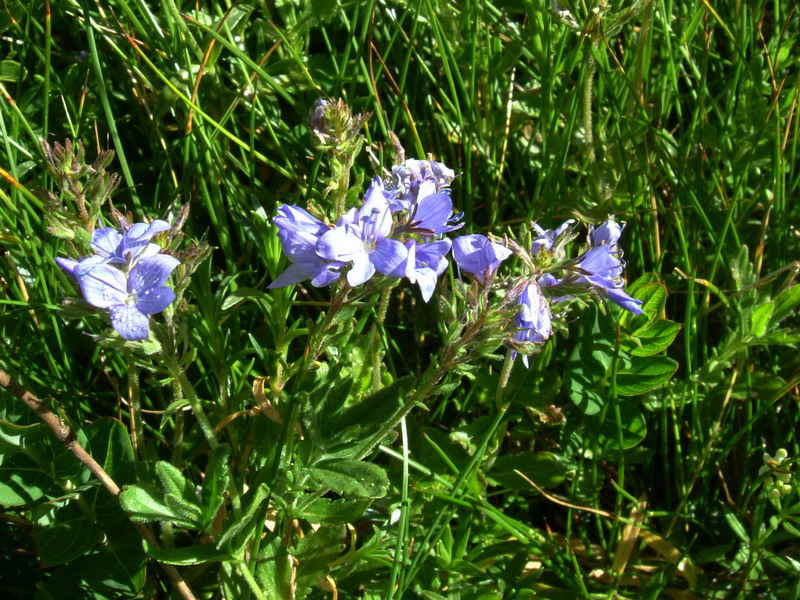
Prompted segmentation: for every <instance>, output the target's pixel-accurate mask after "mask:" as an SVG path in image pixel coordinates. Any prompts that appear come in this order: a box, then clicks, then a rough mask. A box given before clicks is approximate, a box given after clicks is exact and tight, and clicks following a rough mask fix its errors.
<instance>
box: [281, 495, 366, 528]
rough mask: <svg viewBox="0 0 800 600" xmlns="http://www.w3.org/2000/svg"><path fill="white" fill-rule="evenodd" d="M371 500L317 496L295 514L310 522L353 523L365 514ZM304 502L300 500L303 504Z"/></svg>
mask: <svg viewBox="0 0 800 600" xmlns="http://www.w3.org/2000/svg"><path fill="white" fill-rule="evenodd" d="M371 502H372V501H371V500H347V499H345V498H339V499H337V500H331V499H330V498H317V499H316V500H314V501H313V502H312V503H311V504H310V505H308V506H306V508H304V509H303V510H302V512H300V511H298V512H296V513H295V516H296V517H297V518H299V519H305V520H306V521H308V522H309V523H353V522H355V521H357V520H358V519H360V518H361V517H363V516H364V511H366V510H367V508H368V507H369V505H370V504H371ZM301 503H302V502H299V504H301Z"/></svg>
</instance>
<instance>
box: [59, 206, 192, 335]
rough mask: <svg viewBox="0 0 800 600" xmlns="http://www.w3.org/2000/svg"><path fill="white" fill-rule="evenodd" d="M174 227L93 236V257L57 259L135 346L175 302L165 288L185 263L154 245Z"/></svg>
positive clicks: (157, 224)
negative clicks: (157, 315) (156, 317)
mask: <svg viewBox="0 0 800 600" xmlns="http://www.w3.org/2000/svg"><path fill="white" fill-rule="evenodd" d="M169 229H170V225H169V223H167V222H166V221H160V220H156V221H153V222H152V223H135V224H133V225H131V226H130V227H128V228H127V230H126V231H124V233H120V232H119V231H117V230H116V229H114V228H113V227H103V228H101V229H96V230H95V231H94V232H93V233H92V242H91V247H92V250H94V251H95V252H96V254H93V255H92V256H89V257H87V258H84V259H82V260H80V261H75V260H72V259H69V258H61V257H58V258H56V262H57V263H58V265H59V266H60V267H61V268H62V269H63V270H64V271H65V272H66V273H67V274H68V275H70V276H71V277H72V278H73V279H75V280H76V281H77V282H78V286H79V287H80V289H81V293H82V294H83V297H84V299H85V300H86V301H87V302H88V303H89V304H91V305H92V306H95V307H97V308H102V309H106V310H108V311H109V313H110V315H111V325H112V327H113V328H114V329H115V330H116V331H117V333H119V335H120V336H121V337H122V338H124V339H126V340H130V341H134V340H143V339H146V338H147V337H148V335H149V319H148V315H152V314H155V313H159V312H161V311H162V310H164V309H165V308H166V307H167V306H169V305H170V304H171V303H172V301H173V300H175V293H174V292H173V291H172V290H171V289H170V288H168V287H166V286H165V285H164V284H165V283H166V282H167V279H169V276H170V275H171V274H172V271H173V270H174V269H175V267H177V266H178V265H179V264H180V261H179V260H178V259H177V258H175V257H173V256H168V255H166V254H161V247H160V246H159V245H158V244H154V243H152V242H151V241H150V240H151V239H152V238H153V237H154V236H155V235H157V234H159V233H161V232H163V231H168V230H169Z"/></svg>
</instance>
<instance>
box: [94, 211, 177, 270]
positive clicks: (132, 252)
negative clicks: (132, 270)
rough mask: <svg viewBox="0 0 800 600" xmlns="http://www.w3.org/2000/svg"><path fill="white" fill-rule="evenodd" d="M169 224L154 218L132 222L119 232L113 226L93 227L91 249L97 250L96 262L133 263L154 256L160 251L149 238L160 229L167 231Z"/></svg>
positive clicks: (160, 230)
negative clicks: (147, 220) (150, 220)
mask: <svg viewBox="0 0 800 600" xmlns="http://www.w3.org/2000/svg"><path fill="white" fill-rule="evenodd" d="M169 229H170V224H169V223H167V222H166V221H162V220H160V219H156V220H155V221H153V222H152V223H134V224H133V225H131V227H130V228H129V229H128V230H127V231H126V232H125V233H124V234H121V233H120V232H119V231H117V230H116V229H114V228H113V227H102V228H100V229H95V230H94V232H93V233H92V243H91V246H92V249H93V250H94V251H95V252H97V254H96V256H97V257H99V258H96V259H95V260H97V262H107V263H112V264H120V265H124V264H127V265H133V263H134V262H135V261H136V260H138V259H140V258H146V257H148V256H155V255H156V254H158V253H159V252H160V251H161V247H160V246H159V245H158V244H151V243H150V240H151V239H152V238H153V237H154V236H155V235H157V234H159V233H161V232H162V231H169Z"/></svg>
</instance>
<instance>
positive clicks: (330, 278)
mask: <svg viewBox="0 0 800 600" xmlns="http://www.w3.org/2000/svg"><path fill="white" fill-rule="evenodd" d="M343 267H344V263H341V262H332V263H327V264H325V265H323V266H321V267H319V268H318V269H317V272H316V273H315V274H314V276H313V277H312V278H311V285H313V286H314V287H325V286H327V285H330V284H332V283H333V282H334V281H336V280H337V279H339V277H341V276H342V268H343Z"/></svg>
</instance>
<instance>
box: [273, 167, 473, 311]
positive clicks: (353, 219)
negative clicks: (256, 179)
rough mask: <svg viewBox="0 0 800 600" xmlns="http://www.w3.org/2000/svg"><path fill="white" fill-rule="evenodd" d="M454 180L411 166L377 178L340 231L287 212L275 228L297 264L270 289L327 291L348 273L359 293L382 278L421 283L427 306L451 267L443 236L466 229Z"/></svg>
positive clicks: (444, 172) (441, 170)
mask: <svg viewBox="0 0 800 600" xmlns="http://www.w3.org/2000/svg"><path fill="white" fill-rule="evenodd" d="M453 177H454V174H453V171H452V170H450V169H448V168H447V167H446V166H444V165H443V164H441V163H437V162H435V161H427V160H425V161H423V160H413V159H412V160H407V161H405V162H403V163H402V164H401V165H397V166H396V167H395V169H394V170H393V171H392V174H391V175H390V176H388V177H387V181H384V179H382V178H380V177H376V178H375V179H373V180H372V183H371V184H370V186H369V189H368V190H367V192H366V194H365V196H364V201H363V203H362V205H361V206H360V207H359V208H352V209H350V210H349V211H348V212H346V213H345V214H344V215H342V216H341V217H340V218H339V220H338V221H337V222H336V225H335V226H328V225H326V224H325V223H323V222H322V221H320V220H319V219H317V218H316V217H314V216H312V215H311V214H309V213H308V212H307V211H305V210H303V209H302V208H300V207H297V206H291V205H284V206H282V207H281V208H279V209H278V216H276V217H275V218H274V219H273V222H274V223H275V225H276V226H277V227H278V239H279V240H280V242H281V245H282V247H283V250H284V252H285V253H286V256H288V257H289V260H291V261H292V264H291V265H290V266H289V268H287V269H286V271H284V272H283V273H282V274H281V275H280V276H279V277H278V278H277V279H276V280H275V281H273V282H272V283H271V284H270V285H269V287H270V288H279V287H284V286H287V285H292V284H295V283H299V282H301V281H305V280H307V279H310V280H311V284H312V285H314V286H316V287H324V286H326V285H330V284H331V283H333V282H334V281H336V280H337V279H339V277H341V275H342V274H343V273H344V272H345V270H347V274H346V278H347V283H348V284H349V285H350V286H352V287H356V286H358V285H361V284H363V283H366V282H367V281H369V280H370V279H371V278H372V277H373V275H375V273H376V272H377V273H380V274H382V275H386V276H388V277H397V278H401V277H405V278H407V279H409V281H411V282H412V283H416V284H417V285H419V287H420V290H421V292H422V297H423V298H424V300H425V301H426V302H427V301H428V300H430V298H431V296H432V295H433V290H434V288H435V287H436V281H437V278H438V277H439V275H441V274H442V273H443V272H444V271H445V270H446V269H447V258H446V256H447V254H448V253H449V252H450V248H451V242H450V240H449V239H446V238H442V236H443V235H444V234H445V233H448V232H450V231H454V230H456V229H458V228H460V227H461V226H462V223H460V222H459V221H460V219H461V215H454V214H453V201H452V200H451V198H450V192H449V189H448V187H447V186H448V184H449V183H450V181H452V179H453ZM348 267H349V269H348Z"/></svg>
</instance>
